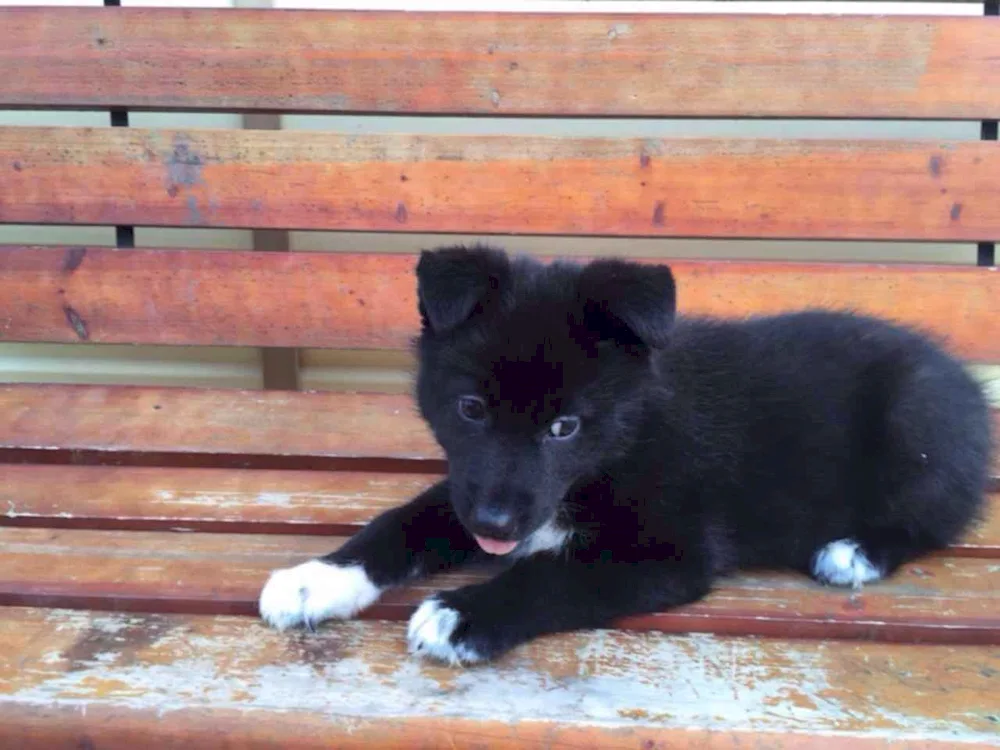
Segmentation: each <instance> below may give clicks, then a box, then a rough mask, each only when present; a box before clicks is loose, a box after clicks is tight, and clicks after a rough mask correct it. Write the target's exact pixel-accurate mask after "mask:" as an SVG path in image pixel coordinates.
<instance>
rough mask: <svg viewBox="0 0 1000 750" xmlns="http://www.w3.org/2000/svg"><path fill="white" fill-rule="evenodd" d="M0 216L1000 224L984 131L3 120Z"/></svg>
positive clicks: (849, 229) (658, 224)
mask: <svg viewBox="0 0 1000 750" xmlns="http://www.w3.org/2000/svg"><path fill="white" fill-rule="evenodd" d="M0 170H2V174H3V179H2V180H0V222H14V223H18V222H23V223H42V224H50V223H54V224H74V223H81V224H128V225H140V226H142V225H165V226H178V227H256V228H267V227H272V228H288V229H338V230H369V231H391V232H395V231H407V232H452V231H459V232H460V231H475V232H479V233H508V232H515V233H527V234H542V235H544V234H587V235H630V236H679V237H765V238H782V237H784V238H796V237H810V238H827V239H883V240H894V239H895V240H904V239H909V240H988V239H993V238H995V237H998V236H1000V202H998V201H996V200H995V197H996V195H997V194H1000V146H998V145H997V144H996V143H991V142H986V141H952V142H939V141H920V140H905V141H877V140H870V141H869V140H860V141H858V140H852V141H829V140H709V139H656V138H647V139H628V138H617V139H616V138H565V137H534V136H417V135H401V134H385V135H345V134H335V133H319V132H308V131H296V132H289V131H285V132H276V131H263V130H257V131H253V130H198V131H195V130H191V131H176V130H142V129H137V128H96V129H87V128H81V129H77V128H34V127H10V128H0Z"/></svg>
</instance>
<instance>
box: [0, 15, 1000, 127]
mask: <svg viewBox="0 0 1000 750" xmlns="http://www.w3.org/2000/svg"><path fill="white" fill-rule="evenodd" d="M0 29H2V31H0V39H2V41H3V44H2V45H0V79H2V80H4V81H5V85H4V86H3V88H2V89H0V107H3V106H8V107H9V106H30V107H50V106H57V107H127V108H130V109H137V108H151V109H181V110H190V109H223V110H225V109H230V110H231V109H236V110H255V109H258V110H285V111H289V110H291V111H300V112H379V113H415V112H416V113H452V114H478V115H572V116H601V115H618V116H634V115H639V116H655V117H661V116H696V117H741V116H750V117H761V116H773V117H904V118H941V119H949V118H960V119H977V120H978V119H985V118H988V117H994V118H995V117H997V116H998V115H1000V93H998V89H997V86H996V85H995V82H996V80H997V77H998V76H1000V61H998V60H997V57H996V55H995V54H994V52H995V51H996V49H998V48H1000V25H998V24H996V23H992V22H991V20H990V19H985V18H916V17H903V18H891V17H890V18H885V17H876V18H864V17H861V18H852V17H847V18H836V17H815V16H812V17H810V16H744V17H741V18H740V19H739V22H738V23H733V19H732V17H729V16H723V15H706V16H684V15H681V16H665V15H653V16H650V15H629V14H599V15H596V14H594V15H591V14H588V15H581V14H567V15H557V14H535V13H531V14H496V13H481V14H467V13H461V14H458V13H412V12H411V13H395V12H388V13H384V12H377V13H351V12H346V13H345V12H324V13H316V12H297V11H287V10H286V11H278V12H275V11H254V10H240V11H234V10H222V11H215V10H203V11H199V12H198V13H189V12H187V11H184V10H180V9H152V8H149V9H146V8H143V9H139V8H135V9H132V8H128V9H124V10H118V9H116V10H114V11H108V10H104V9H90V8H72V9H69V8H67V9H61V10H60V12H59V13H58V14H54V13H52V12H51V11H50V10H48V9H41V8H37V9H36V8H32V9H23V8H4V9H0ZM374 40H377V44H375V43H373V42H374Z"/></svg>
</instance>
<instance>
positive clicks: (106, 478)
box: [0, 464, 1000, 558]
mask: <svg viewBox="0 0 1000 750" xmlns="http://www.w3.org/2000/svg"><path fill="white" fill-rule="evenodd" d="M438 479H439V477H438V476H435V475H421V474H376V473H370V472H351V471H342V472H317V471H253V470H242V471H231V470H223V469H164V468H123V467H110V466H37V465H11V464H7V465H4V464H0V525H6V526H33V527H48V528H91V529H120V530H168V529H169V530H191V531H217V532H229V533H247V532H249V533H258V534H260V533H277V534H286V535H287V534H339V535H348V534H353V533H354V532H355V531H357V530H358V529H359V528H361V527H362V526H363V525H364V524H366V523H368V522H369V521H370V520H371V519H372V518H374V517H375V516H377V515H378V514H379V513H381V512H383V511H385V510H388V509H389V508H392V507H395V506H397V505H401V504H402V503H405V502H407V501H408V500H410V499H411V498H413V497H415V496H416V495H417V494H418V493H419V492H421V491H422V490H423V489H425V488H427V487H429V486H430V485H431V484H433V483H434V482H436V481H437V480H438ZM987 508H988V510H987V515H986V519H985V521H984V522H983V523H982V524H980V525H979V526H977V527H976V528H975V529H974V530H973V531H972V532H971V533H970V534H969V535H968V536H967V537H966V538H965V539H963V540H962V541H961V542H960V543H958V544H957V545H956V546H954V547H952V548H951V550H950V551H949V553H948V554H949V555H952V556H969V557H988V558H989V557H992V558H1000V495H992V496H991V497H990V499H989V504H988V506H987Z"/></svg>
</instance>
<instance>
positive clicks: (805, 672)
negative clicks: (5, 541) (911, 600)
mask: <svg viewBox="0 0 1000 750" xmlns="http://www.w3.org/2000/svg"><path fill="white" fill-rule="evenodd" d="M43 617H44V618H45V621H46V624H44V629H46V630H49V631H51V630H52V629H53V626H55V628H56V630H60V631H61V630H63V629H68V631H69V632H66V633H65V635H64V636H61V638H60V642H63V643H69V644H71V645H69V646H68V647H61V649H62V650H60V651H59V653H58V654H56V655H54V652H53V651H52V650H51V649H49V650H44V649H43V650H41V651H40V652H39V651H36V652H35V656H34V658H33V659H32V660H30V661H29V662H26V663H25V664H24V665H23V668H22V669H21V670H20V671H18V672H17V673H13V674H12V675H10V678H9V679H8V680H7V681H5V682H2V683H0V701H16V702H18V703H19V704H21V705H48V704H51V702H52V701H61V702H63V703H64V704H67V703H68V704H70V705H81V706H82V705H90V706H95V705H98V706H100V705H104V706H116V707H124V708H130V709H136V710H143V709H144V710H152V711H154V712H156V713H158V714H160V715H164V714H166V713H169V712H171V711H174V710H179V709H184V708H189V707H191V706H192V705H194V706H206V705H207V706H211V707H212V708H213V709H219V710H225V709H236V710H247V709H254V710H269V711H279V712H280V711H288V710H297V711H308V712H311V713H315V714H316V715H320V716H326V717H329V718H330V720H331V722H335V723H337V724H341V723H342V722H343V721H345V720H346V721H350V720H351V719H366V720H371V719H376V720H377V719H380V718H395V717H407V718H422V717H424V718H432V717H458V718H463V719H470V720H473V721H475V720H485V719H491V720H496V719H497V718H498V717H501V718H502V719H503V720H507V721H518V720H520V721H554V722H560V723H564V722H566V720H567V717H571V718H572V721H573V722H574V723H576V724H579V725H587V724H594V725H604V726H622V727H626V726H635V725H636V724H637V723H641V724H643V725H645V726H650V727H663V728H686V727H699V728H703V729H706V730H719V731H726V730H743V731H750V732H768V731H779V732H809V733H831V734H840V733H844V734H851V735H858V734H862V733H863V734H865V735H866V736H871V737H884V738H891V739H893V740H905V739H906V738H916V737H919V738H923V739H938V740H941V741H945V742H951V743H955V744H958V743H962V742H966V741H979V742H982V741H983V740H984V738H986V739H987V741H988V739H989V737H991V736H995V735H993V732H995V726H994V725H991V724H990V722H989V721H988V720H987V719H986V718H984V717H983V716H982V715H980V714H977V713H976V710H975V706H982V705H985V703H984V701H985V700H986V698H984V697H983V696H986V695H990V694H994V691H995V687H996V685H995V684H994V683H995V681H996V680H997V679H998V678H997V677H996V675H997V674H1000V671H998V670H997V669H996V668H997V667H1000V655H998V654H997V653H996V652H995V650H992V651H991V650H986V649H984V650H982V651H981V656H982V661H983V663H982V664H981V665H980V666H979V667H978V669H977V670H976V672H975V674H973V671H972V670H971V669H970V668H969V666H968V665H969V664H970V663H972V661H975V660H972V661H967V662H962V664H964V665H965V666H963V667H962V668H961V669H960V670H958V671H954V672H948V673H944V672H942V674H943V675H945V677H944V679H945V680H946V681H947V682H948V683H949V685H947V686H945V688H948V689H951V690H952V691H953V692H954V693H955V695H952V696H951V697H950V698H948V700H945V701H943V702H942V696H940V695H936V694H935V695H931V696H930V699H929V702H926V703H923V702H921V699H919V697H918V698H913V695H914V692H915V691H916V692H917V693H919V692H920V691H924V692H926V691H927V690H931V688H932V682H933V679H934V675H932V674H920V675H918V674H914V673H913V670H912V665H911V662H912V660H913V659H914V655H915V654H923V653H926V648H927V647H912V646H911V647H900V646H890V645H887V644H860V645H851V644H843V643H840V644H838V643H836V642H807V641H806V642H780V641H756V640H752V639H739V638H719V637H712V636H707V635H691V636H670V635H665V634H659V633H644V634H640V633H629V632H620V631H606V630H601V631H593V632H586V633H576V634H567V635H563V636H558V637H553V638H546V639H541V640H539V641H537V642H535V643H533V644H530V645H528V646H526V647H523V648H520V649H517V650H516V651H515V652H513V653H512V654H510V655H509V656H508V657H506V658H504V659H502V660H501V661H500V662H498V663H497V664H494V665H490V666H484V667H481V668H475V669H468V670H455V669H451V668H448V667H440V666H436V665H433V664H428V663H425V662H421V661H418V660H415V659H413V658H411V657H410V656H408V655H407V654H406V652H405V646H404V638H403V631H404V628H405V625H403V624H386V623H361V622H349V623H340V624H337V625H335V626H330V627H327V628H324V629H323V630H322V631H321V632H320V633H319V634H317V635H314V636H310V635H308V634H298V633H296V634H280V633H275V632H272V631H270V630H267V629H266V628H264V627H262V626H259V625H257V624H256V623H253V622H251V621H248V620H246V619H242V618H229V617H219V618H179V617H178V618H167V617H161V618H156V619H157V621H158V622H159V623H160V624H159V626H157V627H151V628H150V633H147V634H145V635H143V636H142V638H141V639H140V640H139V641H136V640H135V639H134V638H133V637H132V636H133V634H138V633H142V632H143V630H144V629H145V628H146V627H147V623H149V622H150V618H146V617H141V616H129V615H113V614H98V613H83V612H49V613H47V614H45V615H43ZM42 627H43V623H39V628H42ZM67 638H68V640H67ZM81 642H82V644H83V645H80V644H81ZM71 651H75V654H76V655H75V657H74V659H73V660H72V665H73V669H71V670H69V669H66V668H65V667H66V665H67V663H69V662H68V654H69V653H70V652H71ZM959 653H961V651H960V650H959V649H939V650H938V654H939V657H938V658H941V659H945V660H947V659H949V658H952V657H951V656H948V655H949V654H951V655H954V654H959ZM57 657H66V658H57ZM933 662H934V659H931V660H929V661H927V660H925V661H924V662H921V663H924V664H927V663H933ZM987 662H989V663H987ZM987 668H990V670H992V671H988V670H987ZM987 675H993V676H992V677H991V676H987ZM910 686H912V689H911V688H910ZM866 691H871V692H866ZM963 696H964V698H963ZM977 696H978V697H977ZM911 700H912V701H913V702H911ZM970 700H971V702H972V704H973V705H971V706H970V705H969V701H970ZM911 705H915V706H923V705H927V706H929V707H930V708H929V710H928V712H927V714H926V715H924V714H921V713H918V712H912V713H911V712H910V711H907V710H906V707H907V706H911ZM942 705H943V706H944V707H943V708H942V707H941V706H942ZM959 709H961V710H959ZM987 713H988V712H987Z"/></svg>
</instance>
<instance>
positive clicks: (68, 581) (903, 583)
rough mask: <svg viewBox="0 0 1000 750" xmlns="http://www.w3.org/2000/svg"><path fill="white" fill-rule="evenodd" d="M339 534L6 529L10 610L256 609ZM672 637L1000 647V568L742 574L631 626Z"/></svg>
mask: <svg viewBox="0 0 1000 750" xmlns="http://www.w3.org/2000/svg"><path fill="white" fill-rule="evenodd" d="M342 542H343V539H342V538H337V537H318V536H309V537H303V536H295V537H288V536H282V535H278V534H265V535H258V534H238V535H234V534H205V533H203V534H183V533H176V532H152V531H90V530H67V529H30V528H0V552H2V555H3V560H4V564H3V567H2V569H0V604H4V605H29V606H49V607H72V608H86V609H98V610H99V609H110V610H127V611H144V612H180V613H197V614H244V615H254V614H256V611H257V596H258V595H259V593H260V589H261V587H262V586H263V584H264V582H265V580H266V579H267V575H268V574H269V572H270V571H271V570H272V569H274V568H277V567H285V566H288V565H291V564H294V563H297V562H304V561H305V560H307V559H310V558H312V557H316V556H319V555H323V554H326V553H327V552H331V551H333V550H334V549H336V548H337V547H338V546H340V544H342ZM481 579H482V576H481V574H479V575H477V574H475V572H474V571H463V572H461V573H457V574H453V575H448V576H441V577H439V579H438V580H437V581H436V582H435V581H432V582H421V583H418V584H415V585H413V586H411V587H407V588H405V589H400V590H397V591H394V592H391V593H390V594H387V595H386V597H385V598H384V599H383V600H382V601H380V602H379V603H377V604H376V605H374V606H373V607H372V608H371V609H369V610H368V612H367V613H366V615H365V616H367V617H379V618H389V619H405V618H406V617H408V616H409V615H410V614H412V612H413V609H414V608H415V606H416V605H417V604H419V603H420V601H422V600H423V599H424V598H425V597H426V596H428V595H429V594H430V593H433V592H434V591H437V590H439V589H440V588H441V587H445V588H454V587H455V586H458V585H462V584H465V583H469V582H475V581H479V580H481ZM619 624H620V625H621V626H622V627H627V628H631V629H639V630H646V629H653V630H662V631H670V632H710V633H727V634H738V635H758V636H781V637H809V638H825V637H837V638H863V639H868V640H883V641H891V642H925V643H926V642H936V643H967V644H968V643H975V644H994V645H1000V566H998V565H996V564H995V561H991V560H980V559H971V558H950V557H943V556H936V557H933V558H927V559H924V560H921V561H919V562H918V563H915V564H912V565H908V566H906V567H905V568H904V569H903V570H901V571H900V572H899V573H898V574H897V575H896V576H894V577H892V578H891V579H889V580H887V581H884V582H881V583H879V584H873V585H870V586H867V587H865V589H864V590H863V591H860V592H854V591H850V590H846V591H845V590H843V589H836V588H828V587H822V586H819V585H817V584H814V583H813V582H812V581H810V580H809V579H808V578H806V577H804V576H800V575H792V574H774V573H769V572H765V573H756V574H750V573H747V574H741V575H739V576H737V577H735V578H732V579H729V580H728V581H726V582H724V583H720V585H719V587H718V590H717V591H716V592H714V593H713V594H711V595H710V596H709V597H708V598H707V599H705V600H703V601H701V602H698V603H695V604H692V605H689V606H686V607H682V608H679V609H676V610H671V611H668V612H661V613H656V614H650V615H642V616H636V617H629V618H627V619H623V620H621V621H620V623H619Z"/></svg>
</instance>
